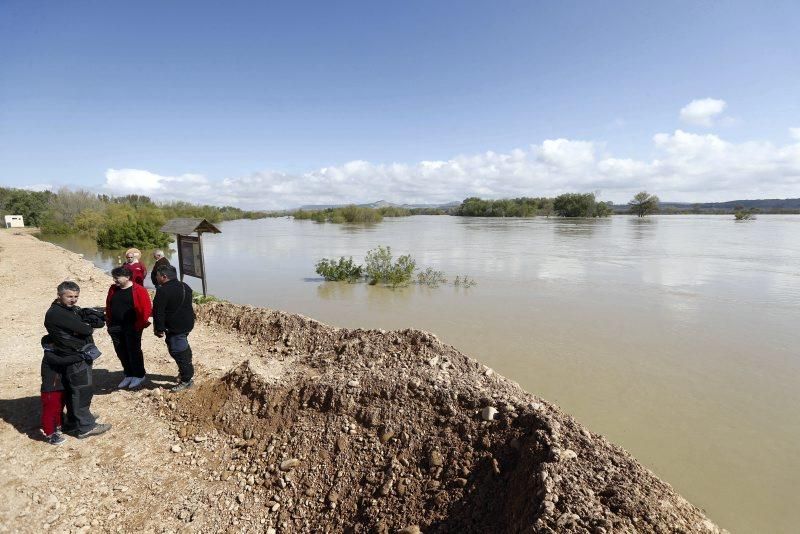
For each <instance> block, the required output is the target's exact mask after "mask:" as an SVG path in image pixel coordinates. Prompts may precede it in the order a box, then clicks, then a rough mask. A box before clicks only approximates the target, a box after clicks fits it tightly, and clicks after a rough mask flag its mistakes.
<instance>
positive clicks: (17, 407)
mask: <svg viewBox="0 0 800 534" xmlns="http://www.w3.org/2000/svg"><path fill="white" fill-rule="evenodd" d="M123 378H124V375H123V374H122V371H114V372H111V371H109V370H108V369H96V370H94V372H93V373H92V379H93V381H94V394H95V395H108V394H109V393H114V392H116V391H119V389H117V385H118V384H119V383H120V382H121V381H122V379H123ZM176 383H177V381H176V380H175V377H174V376H170V375H147V380H146V381H145V382H144V384H142V386H141V387H140V388H138V389H156V388H158V387H169V386H174V385H175V384H176ZM41 415H42V404H41V397H40V396H39V395H31V396H27V397H20V398H17V399H0V419H2V420H3V421H5V422H6V423H8V424H10V425H11V426H13V427H14V428H15V429H16V430H17V432H19V433H20V434H25V435H26V436H28V437H29V438H30V439H33V440H37V441H38V440H41V439H42V433H41V432H40V430H39V423H40V419H41Z"/></svg>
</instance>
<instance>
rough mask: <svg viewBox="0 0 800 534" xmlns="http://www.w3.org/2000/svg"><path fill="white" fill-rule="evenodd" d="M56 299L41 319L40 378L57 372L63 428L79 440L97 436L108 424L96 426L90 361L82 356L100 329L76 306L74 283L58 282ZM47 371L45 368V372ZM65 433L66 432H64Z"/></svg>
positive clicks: (99, 324)
mask: <svg viewBox="0 0 800 534" xmlns="http://www.w3.org/2000/svg"><path fill="white" fill-rule="evenodd" d="M57 291H58V296H57V298H56V300H54V301H53V303H52V304H51V305H50V309H48V310H47V313H46V314H45V316H44V327H45V328H46V329H47V336H46V340H43V341H45V342H46V344H47V345H48V347H49V350H46V351H45V356H44V361H43V370H42V378H43V382H44V378H45V370H47V371H48V373H50V372H58V373H60V374H61V379H62V382H63V384H64V389H65V390H66V405H67V422H66V425H65V427H70V428H71V429H72V430H75V431H77V433H78V438H80V439H83V438H88V437H91V436H97V435H99V434H102V433H104V432H106V431H108V430H109V429H110V428H111V425H108V424H101V423H97V422H96V420H95V417H94V415H92V412H91V411H90V409H89V408H90V406H91V404H92V396H93V395H94V388H93V385H92V360H91V359H87V356H86V355H85V354H84V353H83V349H84V347H86V345H87V344H89V343H91V344H94V339H92V332H93V331H94V328H100V327H102V326H103V322H102V320H99V318H98V320H95V319H94V318H93V317H92V315H93V313H92V311H91V310H89V309H86V310H82V309H81V308H79V307H78V306H77V302H78V298H79V297H80V292H81V288H80V287H79V286H78V284H76V283H75V282H61V283H60V284H59V285H58V289H57ZM45 368H47V369H45ZM65 430H66V429H65Z"/></svg>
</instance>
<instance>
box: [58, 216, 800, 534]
mask: <svg viewBox="0 0 800 534" xmlns="http://www.w3.org/2000/svg"><path fill="white" fill-rule="evenodd" d="M220 227H221V229H222V234H218V235H205V236H204V248H205V255H206V263H207V272H208V274H209V280H208V287H209V292H210V293H212V294H214V295H217V296H219V297H221V298H225V299H227V300H230V301H233V302H237V303H242V304H253V305H259V306H267V307H270V308H277V309H282V310H286V311H290V312H296V313H301V314H303V315H307V316H310V317H313V318H315V319H318V320H321V321H323V322H326V323H329V324H333V325H337V326H346V327H363V328H384V329H396V328H406V327H415V328H421V329H424V330H428V331H431V332H434V333H435V334H436V335H437V336H438V337H439V338H440V339H442V340H443V341H445V342H447V343H451V344H453V345H455V346H456V347H457V348H459V349H460V350H462V351H463V352H465V353H466V354H469V355H471V356H473V357H475V358H477V359H479V360H480V361H482V362H483V363H485V364H487V365H489V366H491V367H493V368H494V369H496V370H497V371H498V372H500V373H502V374H504V375H505V376H508V377H509V378H511V379H513V380H516V381H517V382H519V383H520V385H522V386H523V387H524V388H525V389H527V390H529V391H531V392H534V393H536V394H538V395H540V396H542V397H544V398H547V399H549V400H551V401H553V402H555V403H557V404H559V405H560V406H561V407H562V408H564V409H565V410H566V411H568V412H570V413H572V414H573V415H574V416H575V417H577V418H578V419H579V420H580V421H581V422H582V423H584V424H585V425H587V426H588V427H589V428H591V429H592V430H593V431H595V432H600V433H603V434H605V435H606V436H608V437H609V438H610V439H612V440H613V441H615V442H616V443H618V444H620V445H622V446H623V447H625V448H626V449H628V450H629V451H630V452H631V453H632V454H633V455H634V456H636V457H637V458H638V459H639V460H640V461H641V462H642V463H644V464H645V465H646V466H648V467H650V468H651V469H652V470H653V471H654V472H655V473H656V474H658V475H659V476H661V477H662V478H664V479H665V480H666V481H668V482H669V483H671V484H672V485H673V486H674V487H675V488H676V489H677V491H678V492H680V493H681V494H683V495H684V496H685V497H687V498H688V499H689V500H690V501H691V502H692V503H694V504H696V505H698V506H700V507H701V508H703V509H705V510H706V511H707V513H708V514H709V516H710V517H711V518H712V519H713V520H715V521H716V522H717V523H718V524H719V525H720V526H722V527H725V528H728V529H730V530H731V531H733V532H794V531H796V530H795V529H796V519H795V518H796V502H797V499H796V488H797V487H798V486H799V485H800V455H798V454H797V453H796V452H797V443H800V409H799V408H800V387H799V386H800V349H799V348H798V338H799V336H798V335H797V333H796V331H797V328H798V325H800V304H799V303H800V216H792V215H787V216H777V215H775V216H773V215H762V216H760V217H759V218H758V219H757V220H755V221H747V222H735V221H733V220H732V216H657V217H650V218H648V219H645V220H640V219H635V218H631V217H623V216H617V217H612V218H611V219H607V220H574V221H573V220H559V219H545V218H539V219H478V218H456V217H447V216H441V217H422V216H420V217H409V218H402V219H385V220H384V222H383V223H380V224H377V225H374V226H368V227H364V226H342V225H332V224H317V223H314V222H311V221H294V220H291V219H265V220H261V221H231V222H226V223H223V224H222V225H220ZM44 237H46V238H47V239H48V240H49V241H51V242H54V243H57V244H59V245H62V246H64V247H65V248H68V249H70V250H74V251H76V252H80V253H83V254H84V255H85V256H86V257H87V259H91V260H93V261H94V262H95V263H96V264H97V265H98V266H100V267H102V268H105V269H109V268H110V267H111V266H112V265H113V264H114V263H115V261H117V256H119V254H118V253H105V252H98V251H97V249H96V247H94V245H93V243H92V242H91V241H89V240H86V239H82V238H76V237H67V238H63V237H61V238H56V237H47V236H44ZM377 245H389V246H391V247H392V250H393V252H395V253H396V254H405V253H409V254H411V255H412V256H413V257H414V258H415V259H416V261H417V265H418V266H419V267H422V268H425V267H433V268H435V269H439V270H442V271H444V272H445V273H446V274H447V276H448V277H449V278H450V279H451V280H452V279H454V278H455V276H456V275H465V274H466V275H468V276H469V277H471V278H473V279H475V280H476V281H477V285H476V286H474V287H471V288H469V289H464V288H461V287H453V286H452V285H447V286H442V287H439V288H436V289H431V288H427V287H419V286H411V287H408V288H404V289H397V290H390V289H386V288H382V287H371V286H368V285H366V284H346V283H338V282H324V281H323V280H321V279H320V278H319V277H318V275H316V274H315V272H314V264H315V263H316V261H318V260H319V259H320V258H323V257H337V258H338V257H339V256H351V255H352V256H353V258H354V259H355V260H357V261H363V258H364V255H365V253H366V252H367V250H369V249H371V248H374V247H376V246H377ZM149 263H152V261H150V262H149ZM186 281H187V282H188V283H189V284H190V285H193V287H195V288H198V289H199V288H200V283H199V280H196V279H192V278H188V277H187V279H186Z"/></svg>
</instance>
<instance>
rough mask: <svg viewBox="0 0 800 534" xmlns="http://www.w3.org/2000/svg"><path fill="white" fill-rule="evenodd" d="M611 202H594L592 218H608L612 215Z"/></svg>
mask: <svg viewBox="0 0 800 534" xmlns="http://www.w3.org/2000/svg"><path fill="white" fill-rule="evenodd" d="M611 206H612V204H611V202H595V204H594V212H593V213H592V217H608V216H609V215H611V214H613V213H614V209H613V208H612V207H611Z"/></svg>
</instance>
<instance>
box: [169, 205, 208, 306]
mask: <svg viewBox="0 0 800 534" xmlns="http://www.w3.org/2000/svg"><path fill="white" fill-rule="evenodd" d="M161 231H162V232H164V233H167V234H176V236H177V238H178V265H179V266H180V269H181V282H182V281H183V277H184V276H185V275H189V276H194V277H195V278H199V279H200V280H201V281H202V282H203V296H204V297H205V296H207V294H206V269H205V262H204V259H203V237H202V236H203V233H204V232H211V233H214V234H219V233H221V231H220V230H219V228H217V227H216V226H214V225H213V224H211V223H210V222H208V221H206V220H205V219H171V220H169V221H167V224H165V225H164V226H162V227H161ZM193 233H196V234H197V235H190V234H193Z"/></svg>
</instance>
